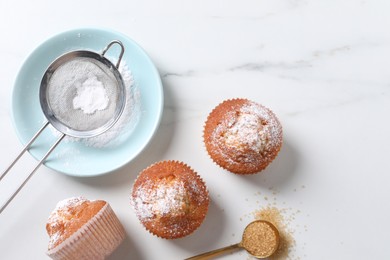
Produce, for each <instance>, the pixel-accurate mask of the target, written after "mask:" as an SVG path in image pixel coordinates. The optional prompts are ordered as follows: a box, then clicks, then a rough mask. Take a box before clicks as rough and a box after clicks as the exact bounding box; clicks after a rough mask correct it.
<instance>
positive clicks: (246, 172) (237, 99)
mask: <svg viewBox="0 0 390 260" xmlns="http://www.w3.org/2000/svg"><path fill="white" fill-rule="evenodd" d="M231 101H243V102H253V103H256V104H258V105H260V106H261V107H264V108H266V109H268V111H269V112H270V113H271V114H273V116H274V117H275V118H276V119H277V120H278V118H277V116H276V115H275V113H274V112H273V111H272V110H271V109H270V108H268V107H265V106H263V105H262V104H260V103H257V102H255V101H252V100H250V99H247V98H231V99H226V100H223V101H222V102H220V103H219V104H218V105H216V106H215V107H214V108H213V109H212V110H211V111H210V113H209V114H208V115H207V118H206V120H205V122H204V124H203V135H202V138H203V148H204V150H205V151H206V153H207V155H208V157H209V158H210V159H211V161H212V162H213V163H214V164H215V165H216V166H218V167H219V168H220V169H223V170H226V171H228V172H231V173H234V174H237V175H254V174H258V173H260V172H261V171H263V170H264V169H266V168H267V167H268V166H269V165H270V164H271V162H272V161H273V160H274V159H275V158H276V157H277V155H278V154H279V152H280V150H281V147H282V145H283V128H281V129H280V130H281V135H282V140H281V145H280V146H279V147H278V148H277V149H275V150H274V152H273V156H272V157H273V158H272V160H270V161H269V162H268V163H267V164H265V165H263V167H261V168H260V167H259V168H258V170H257V171H250V170H245V169H242V170H241V171H233V170H232V169H230V168H229V167H228V166H226V165H224V164H222V163H219V162H218V161H217V160H216V159H215V158H213V155H212V154H210V151H209V150H208V149H207V145H206V139H205V130H206V125H207V122H208V121H209V118H210V117H211V115H212V113H213V112H214V111H215V110H216V109H217V108H218V107H220V106H221V105H222V104H224V103H226V102H231ZM278 121H279V120H278ZM279 123H280V122H279Z"/></svg>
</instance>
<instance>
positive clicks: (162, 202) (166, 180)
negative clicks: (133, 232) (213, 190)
mask: <svg viewBox="0 0 390 260" xmlns="http://www.w3.org/2000/svg"><path fill="white" fill-rule="evenodd" d="M132 204H133V206H134V209H135V212H136V214H137V216H138V218H139V220H140V221H141V223H142V224H143V225H144V226H145V228H146V229H147V230H149V231H150V232H151V233H153V234H155V235H157V236H159V237H162V238H167V239H172V238H179V237H183V236H186V235H188V234H190V233H192V232H193V231H194V230H196V229H197V228H198V227H199V226H200V225H201V223H202V222H203V220H204V218H205V216H206V213H207V210H208V204H209V197H208V191H207V189H206V186H205V184H204V182H203V180H202V179H201V178H200V177H199V176H198V175H197V174H196V173H195V172H194V171H193V170H192V169H191V168H190V167H189V166H187V165H186V164H184V163H181V162H177V161H163V162H158V163H156V164H154V165H152V166H150V167H148V168H147V169H145V170H143V171H142V172H141V173H140V174H139V176H138V178H137V180H136V181H135V183H134V186H133V191H132Z"/></svg>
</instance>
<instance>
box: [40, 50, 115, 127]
mask: <svg viewBox="0 0 390 260" xmlns="http://www.w3.org/2000/svg"><path fill="white" fill-rule="evenodd" d="M91 78H94V79H96V80H98V81H99V82H100V83H101V84H102V86H103V87H104V91H105V94H106V97H107V98H108V103H107V106H105V107H104V109H101V110H95V111H94V112H93V113H85V112H84V111H83V110H82V109H80V108H75V107H74V104H73V102H74V99H75V97H76V96H77V91H78V89H79V88H81V87H82V85H83V83H85V82H86V81H87V80H89V79H91ZM118 88H119V86H118V82H117V80H116V78H115V76H114V74H113V72H112V71H111V69H110V67H108V66H106V65H104V64H102V63H101V62H100V61H97V60H96V59H93V58H89V57H76V58H73V59H71V60H69V61H67V62H65V63H64V64H62V65H60V66H59V67H58V68H57V69H56V70H55V71H54V72H53V74H52V75H51V77H50V79H49V81H48V82H47V94H46V95H47V101H48V105H49V107H50V109H51V110H52V113H53V115H54V116H55V117H56V118H57V120H58V121H60V122H61V123H62V124H64V125H66V126H67V127H69V128H70V129H73V130H76V131H90V130H94V129H98V128H99V127H101V126H104V125H105V124H107V122H108V121H110V120H112V118H113V117H114V115H115V110H116V108H117V106H118V104H119V98H120V97H119V95H120V92H119V91H118Z"/></svg>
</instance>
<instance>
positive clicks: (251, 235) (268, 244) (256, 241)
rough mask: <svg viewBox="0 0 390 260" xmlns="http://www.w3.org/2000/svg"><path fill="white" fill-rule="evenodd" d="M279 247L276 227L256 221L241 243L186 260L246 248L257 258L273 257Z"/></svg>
mask: <svg viewBox="0 0 390 260" xmlns="http://www.w3.org/2000/svg"><path fill="white" fill-rule="evenodd" d="M278 246H279V232H278V230H277V229H276V227H275V226H274V225H273V224H272V223H270V222H268V221H265V220H255V221H253V222H251V223H249V224H248V225H247V226H246V228H245V230H244V233H243V234H242V240H241V242H239V243H237V244H234V245H231V246H227V247H223V248H220V249H216V250H213V251H210V252H206V253H202V254H200V255H196V256H193V257H190V258H186V259H185V260H202V259H210V258H211V257H214V256H217V255H220V254H223V253H226V252H228V251H231V250H235V249H240V248H244V249H245V250H246V251H247V252H248V253H249V254H251V255H252V256H254V257H256V258H266V257H270V256H272V255H273V254H274V253H275V252H276V250H277V249H278Z"/></svg>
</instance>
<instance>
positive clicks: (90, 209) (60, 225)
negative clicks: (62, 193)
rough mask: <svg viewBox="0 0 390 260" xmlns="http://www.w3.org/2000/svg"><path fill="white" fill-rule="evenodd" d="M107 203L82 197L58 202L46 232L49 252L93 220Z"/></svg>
mask: <svg viewBox="0 0 390 260" xmlns="http://www.w3.org/2000/svg"><path fill="white" fill-rule="evenodd" d="M106 203H107V202H105V201H103V200H94V201H90V200H87V199H85V198H82V197H77V198H70V199H66V200H63V201H60V202H59V203H58V204H57V206H56V209H55V210H54V211H53V212H52V213H51V214H50V216H49V219H48V221H47V224H46V231H47V233H48V235H49V236H50V241H49V250H50V249H52V248H54V247H56V246H57V245H59V244H60V243H62V242H63V241H64V240H65V239H67V238H68V237H70V236H71V235H72V234H73V233H74V232H76V231H77V230H78V229H80V228H81V227H82V226H83V225H84V224H86V223H87V222H88V221H89V220H90V219H91V218H93V217H94V216H95V215H96V214H97V213H98V212H99V211H100V210H101V209H102V208H103V206H104V205H106Z"/></svg>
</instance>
